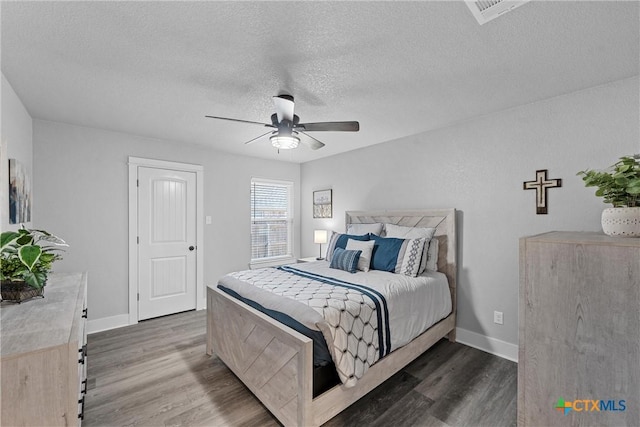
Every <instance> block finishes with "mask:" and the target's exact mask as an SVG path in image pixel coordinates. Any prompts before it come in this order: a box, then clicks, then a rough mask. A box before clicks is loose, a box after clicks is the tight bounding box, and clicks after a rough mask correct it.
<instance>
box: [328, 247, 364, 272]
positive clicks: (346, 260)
mask: <svg viewBox="0 0 640 427" xmlns="http://www.w3.org/2000/svg"><path fill="white" fill-rule="evenodd" d="M361 253H362V251H348V250H346V249H342V248H336V249H335V250H334V251H333V257H332V258H331V264H329V267H331V268H337V269H340V270H344V271H348V272H349V273H355V272H356V271H357V270H358V260H359V259H360V254H361Z"/></svg>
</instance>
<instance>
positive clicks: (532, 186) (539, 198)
mask: <svg viewBox="0 0 640 427" xmlns="http://www.w3.org/2000/svg"><path fill="white" fill-rule="evenodd" d="M555 187H562V180H561V179H547V169H541V170H537V171H536V180H535V181H525V182H524V183H523V189H524V190H536V214H537V215H540V214H546V213H547V190H548V189H549V188H555Z"/></svg>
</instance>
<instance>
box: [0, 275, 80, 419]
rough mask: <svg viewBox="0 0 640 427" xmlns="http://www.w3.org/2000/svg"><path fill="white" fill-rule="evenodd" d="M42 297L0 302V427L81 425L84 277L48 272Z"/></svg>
mask: <svg viewBox="0 0 640 427" xmlns="http://www.w3.org/2000/svg"><path fill="white" fill-rule="evenodd" d="M44 295H45V297H44V298H35V299H31V300H28V301H25V302H23V303H22V304H13V303H9V302H3V303H2V304H1V305H0V315H1V319H0V322H1V337H2V340H1V341H0V343H1V344H0V347H1V351H2V360H1V361H0V363H1V367H0V369H1V372H0V373H1V375H2V416H1V423H0V424H1V425H3V426H75V425H80V423H81V419H82V416H83V410H84V395H85V393H86V384H87V383H86V372H87V368H86V367H87V358H86V348H87V347H86V342H87V332H86V319H87V276H86V274H85V273H64V274H51V275H50V276H49V279H48V280H47V286H46V287H45V290H44Z"/></svg>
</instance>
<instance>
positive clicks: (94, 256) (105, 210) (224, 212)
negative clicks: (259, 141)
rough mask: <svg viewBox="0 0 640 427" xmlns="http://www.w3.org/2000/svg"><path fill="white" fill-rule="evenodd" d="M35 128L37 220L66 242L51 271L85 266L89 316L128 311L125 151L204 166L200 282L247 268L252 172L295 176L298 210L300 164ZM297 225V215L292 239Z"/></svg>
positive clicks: (88, 131) (87, 131) (53, 126)
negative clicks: (208, 219) (205, 217)
mask: <svg viewBox="0 0 640 427" xmlns="http://www.w3.org/2000/svg"><path fill="white" fill-rule="evenodd" d="M33 129H34V137H33V144H34V159H33V162H34V181H35V188H36V194H37V197H36V198H35V200H34V204H35V207H36V209H37V210H38V212H39V213H40V215H39V216H38V222H37V225H38V227H43V228H45V229H47V230H51V231H52V232H55V233H56V234H58V235H60V236H62V237H63V238H64V239H65V240H66V241H67V242H68V243H69V245H70V247H69V249H68V250H67V252H66V253H65V254H64V259H63V260H62V261H60V262H59V263H56V265H55V270H56V271H78V270H86V271H88V273H89V274H88V282H89V283H88V306H89V307H90V310H89V320H90V321H91V320H96V319H104V318H113V317H118V318H120V319H121V318H122V317H121V315H125V314H127V313H128V311H129V305H128V304H129V302H128V301H129V300H128V164H127V161H128V157H129V156H135V157H144V158H151V159H158V160H168V161H174V162H183V163H192V164H198V165H202V166H203V167H204V192H205V194H204V215H209V216H211V217H212V220H213V221H212V222H213V223H212V224H211V225H205V224H198V226H199V227H203V228H204V248H201V250H204V259H205V262H204V282H205V285H208V284H215V283H217V280H218V278H219V277H220V276H222V275H224V274H226V273H228V272H231V271H235V270H243V269H247V268H248V263H249V258H250V239H249V236H250V211H249V207H250V201H249V191H250V183H251V178H252V177H262V178H271V179H280V180H288V181H293V182H294V192H295V197H296V201H298V202H297V203H296V206H295V210H296V212H299V199H300V198H299V188H300V165H298V164H294V163H287V162H280V161H273V160H265V159H257V158H252V157H243V156H237V155H230V154H223V153H219V152H216V151H214V150H211V149H209V148H204V147H201V146H197V145H190V144H183V143H178V142H173V141H161V140H154V139H149V138H142V137H138V136H134V135H128V134H123V133H116V132H110V131H104V130H98V129H94V128H88V127H79V126H72V125H68V124H63V123H56V122H47V121H41V120H34V125H33ZM212 137H215V135H212ZM299 229H300V226H299V222H296V224H295V226H294V233H295V235H294V239H295V241H299V240H298V238H297V235H298V233H299ZM294 255H297V251H296V254H294ZM119 316H120V317H119Z"/></svg>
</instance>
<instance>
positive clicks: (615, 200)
mask: <svg viewBox="0 0 640 427" xmlns="http://www.w3.org/2000/svg"><path fill="white" fill-rule="evenodd" d="M578 176H582V180H583V181H584V185H585V186H587V187H598V189H597V190H596V196H598V197H604V202H605V203H611V204H612V205H613V207H615V208H622V207H630V208H632V207H638V206H640V154H636V155H633V156H623V157H620V160H618V161H617V162H616V163H615V164H613V165H611V166H610V167H609V169H608V170H606V171H595V170H590V169H587V170H583V171H580V172H578Z"/></svg>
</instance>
